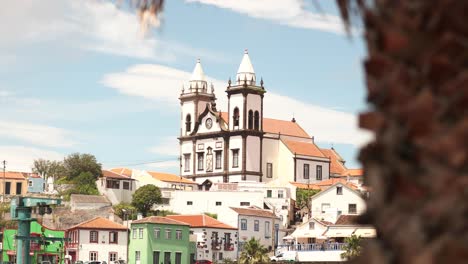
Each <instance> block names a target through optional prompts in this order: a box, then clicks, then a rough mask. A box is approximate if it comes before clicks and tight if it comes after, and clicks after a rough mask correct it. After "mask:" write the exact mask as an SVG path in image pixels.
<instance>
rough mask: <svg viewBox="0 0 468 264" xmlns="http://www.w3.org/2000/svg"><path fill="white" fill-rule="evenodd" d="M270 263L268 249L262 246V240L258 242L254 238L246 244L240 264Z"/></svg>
mask: <svg viewBox="0 0 468 264" xmlns="http://www.w3.org/2000/svg"><path fill="white" fill-rule="evenodd" d="M269 261H270V259H269V258H268V249H267V248H265V247H264V246H263V245H262V244H260V240H256V239H255V238H254V237H252V238H251V239H250V240H249V241H247V242H246V243H245V244H244V247H243V249H242V252H241V254H240V257H239V263H240V264H255V263H264V262H266V263H268V262H269Z"/></svg>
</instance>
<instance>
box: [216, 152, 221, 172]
mask: <svg viewBox="0 0 468 264" xmlns="http://www.w3.org/2000/svg"><path fill="white" fill-rule="evenodd" d="M215 153H216V164H215V168H216V169H221V162H222V158H221V157H222V151H215Z"/></svg>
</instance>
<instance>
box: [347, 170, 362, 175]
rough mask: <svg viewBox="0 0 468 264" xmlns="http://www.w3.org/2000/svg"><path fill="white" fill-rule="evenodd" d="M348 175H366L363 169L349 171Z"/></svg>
mask: <svg viewBox="0 0 468 264" xmlns="http://www.w3.org/2000/svg"><path fill="white" fill-rule="evenodd" d="M346 173H347V174H348V175H349V176H362V175H364V171H363V169H349V170H348V171H347V172H346Z"/></svg>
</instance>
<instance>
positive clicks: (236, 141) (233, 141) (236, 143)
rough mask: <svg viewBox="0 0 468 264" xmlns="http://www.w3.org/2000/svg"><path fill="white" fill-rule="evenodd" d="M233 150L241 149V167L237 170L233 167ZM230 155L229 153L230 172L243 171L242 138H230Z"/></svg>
mask: <svg viewBox="0 0 468 264" xmlns="http://www.w3.org/2000/svg"><path fill="white" fill-rule="evenodd" d="M232 149H239V164H238V165H239V166H238V167H237V168H233V167H232ZM228 151H229V153H228V159H229V160H228V164H229V171H241V170H242V160H243V158H244V157H242V137H241V136H234V137H230V138H229V150H228Z"/></svg>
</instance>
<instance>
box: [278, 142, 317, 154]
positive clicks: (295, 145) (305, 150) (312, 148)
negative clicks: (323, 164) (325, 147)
mask: <svg viewBox="0 0 468 264" xmlns="http://www.w3.org/2000/svg"><path fill="white" fill-rule="evenodd" d="M283 142H284V144H285V145H286V146H287V147H288V149H289V150H290V151H291V152H292V153H296V154H298V155H304V156H312V157H321V158H325V155H323V153H322V152H321V151H320V149H319V148H318V147H317V145H315V144H314V143H309V142H302V141H290V140H284V141H283Z"/></svg>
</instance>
